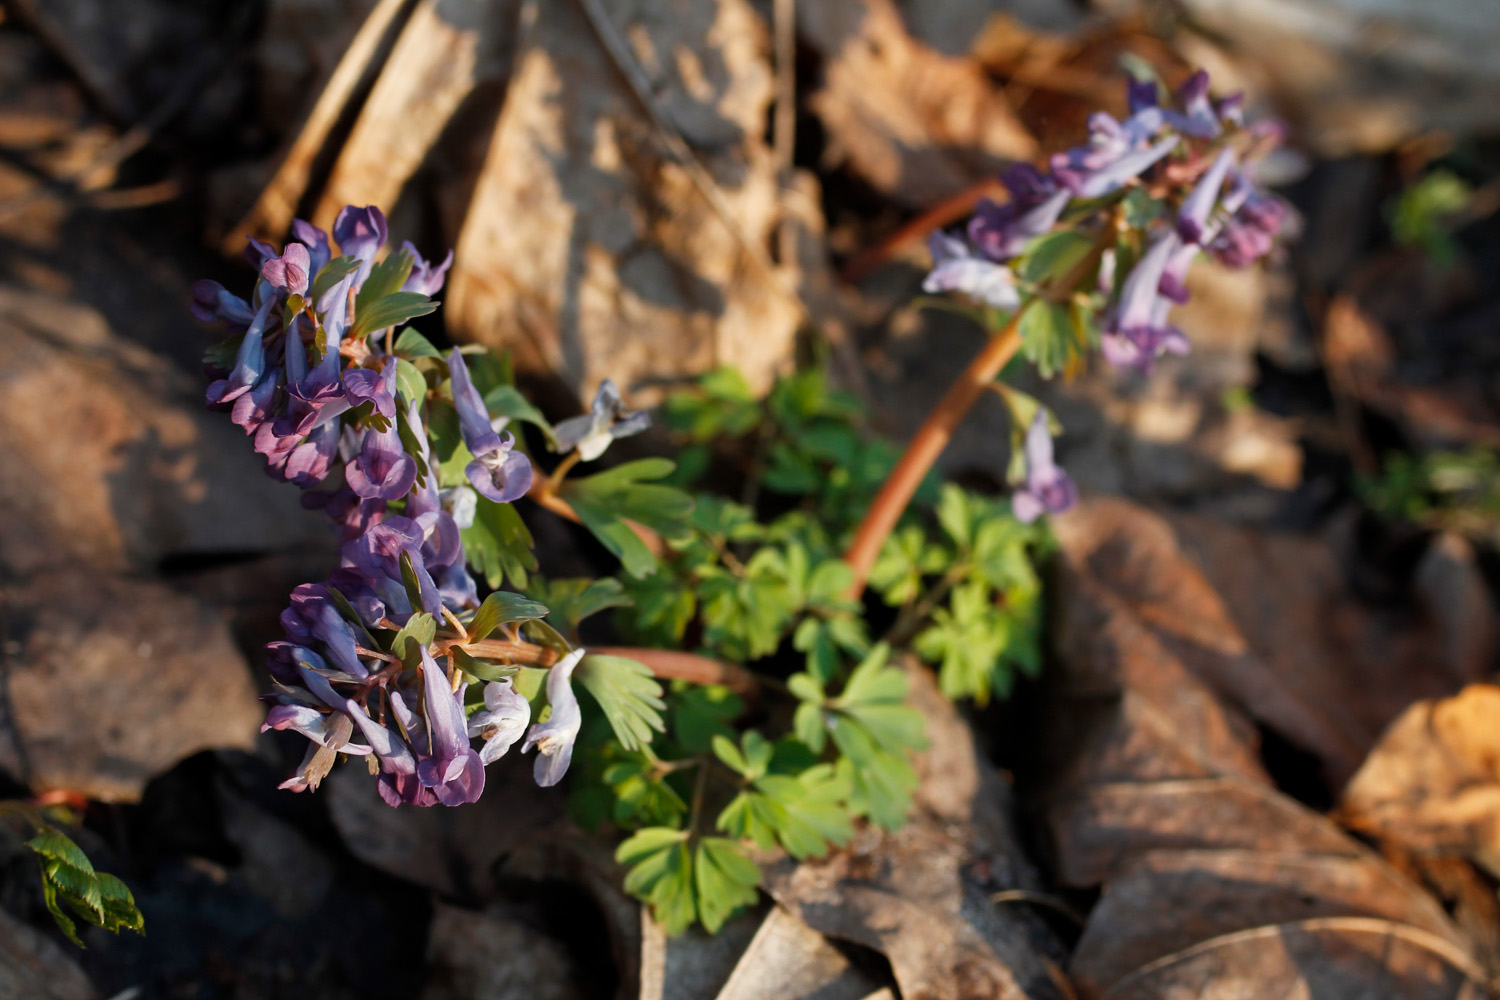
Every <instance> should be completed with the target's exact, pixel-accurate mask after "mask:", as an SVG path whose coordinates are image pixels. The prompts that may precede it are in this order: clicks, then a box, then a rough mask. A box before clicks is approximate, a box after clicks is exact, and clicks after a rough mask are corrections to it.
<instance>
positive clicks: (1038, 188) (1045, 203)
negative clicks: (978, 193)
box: [933, 163, 1071, 261]
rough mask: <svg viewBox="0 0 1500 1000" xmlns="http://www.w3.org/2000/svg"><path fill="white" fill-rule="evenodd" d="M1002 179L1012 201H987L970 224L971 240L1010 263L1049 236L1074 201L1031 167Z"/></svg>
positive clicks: (1022, 167)
mask: <svg viewBox="0 0 1500 1000" xmlns="http://www.w3.org/2000/svg"><path fill="white" fill-rule="evenodd" d="M1001 179H1002V180H1003V181H1004V183H1005V187H1006V189H1007V190H1008V191H1009V192H1010V200H1009V201H1008V202H1006V203H1005V204H1003V205H997V204H995V203H994V202H993V201H990V200H989V199H988V198H986V199H985V200H984V201H981V202H980V203H979V207H978V208H976V209H975V211H974V218H972V219H971V220H969V240H970V241H971V242H972V243H973V244H974V246H975V247H976V248H977V249H978V250H979V252H980V253H982V254H983V255H984V256H985V257H988V258H989V259H990V260H993V261H1007V260H1010V259H1011V258H1012V257H1015V256H1016V255H1017V254H1019V253H1020V252H1021V251H1022V250H1024V249H1025V247H1026V244H1027V243H1029V242H1031V241H1032V240H1034V239H1035V238H1036V237H1038V236H1041V235H1043V234H1045V233H1048V232H1050V231H1051V230H1052V227H1053V226H1054V225H1055V224H1056V223H1057V219H1058V216H1060V215H1061V214H1062V210H1063V209H1064V208H1065V207H1067V204H1068V199H1069V198H1070V197H1071V195H1070V193H1069V192H1068V191H1067V190H1066V189H1064V188H1060V187H1058V185H1057V183H1056V182H1055V181H1053V179H1052V178H1050V177H1047V176H1044V175H1043V174H1042V173H1041V172H1040V171H1038V170H1037V169H1036V168H1035V167H1033V166H1031V165H1030V164H1029V163H1023V164H1018V165H1017V166H1014V167H1012V168H1010V169H1009V170H1007V171H1006V172H1005V173H1004V174H1003V175H1002V177H1001ZM933 257H934V258H936V257H937V254H936V252H934V253H933Z"/></svg>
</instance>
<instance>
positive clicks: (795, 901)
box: [764, 668, 1070, 1000]
mask: <svg viewBox="0 0 1500 1000" xmlns="http://www.w3.org/2000/svg"><path fill="white" fill-rule="evenodd" d="M908 675H909V676H910V677H911V681H912V692H913V693H912V696H911V701H912V704H914V705H915V706H916V707H917V708H919V709H920V710H921V711H922V712H923V714H924V715H925V716H926V717H927V736H928V739H929V740H930V741H931V746H930V747H929V749H928V750H927V751H925V752H924V753H923V754H922V755H920V756H919V759H918V768H917V770H918V778H919V780H920V784H919V786H918V791H917V809H916V814H915V815H914V816H913V818H912V820H911V821H910V822H909V823H908V824H907V825H906V826H904V827H902V828H901V829H900V830H899V831H897V832H895V833H885V832H883V831H880V830H878V829H875V828H867V829H865V830H864V831H862V832H861V833H860V834H859V835H858V836H856V838H855V841H854V843H853V844H851V845H850V846H849V847H848V848H847V849H844V850H841V851H836V852H834V853H833V854H831V855H829V857H827V858H824V859H821V860H812V861H806V862H802V863H795V862H792V861H783V862H781V863H778V864H775V865H771V866H769V867H768V868H767V869H766V876H765V882H764V885H765V888H766V889H767V891H768V892H770V893H771V895H772V896H773V897H775V899H776V901H777V902H779V903H781V904H782V905H783V906H785V907H786V908H787V909H788V910H790V911H791V912H792V913H793V914H795V915H796V916H798V917H800V918H801V920H802V921H804V922H805V923H806V924H807V925H808V926H810V927H812V928H813V929H814V930H817V931H821V932H822V933H823V934H826V935H828V936H829V937H832V938H837V939H841V940H845V941H853V942H855V943H856V944H861V945H864V946H865V947H867V948H873V949H875V950H876V951H879V952H881V953H882V954H884V955H885V956H886V958H887V959H889V960H890V963H891V968H892V970H893V971H894V973H895V976H896V984H897V986H898V987H899V989H900V991H901V996H903V997H908V998H922V1000H949V998H951V1000H960V998H968V997H995V998H1007V1000H1010V998H1014V1000H1021V998H1027V1000H1042V998H1048V1000H1051V998H1062V997H1066V996H1069V995H1070V993H1069V989H1068V987H1067V985H1066V977H1065V976H1064V975H1063V973H1062V971H1061V969H1060V968H1059V966H1058V962H1059V960H1060V955H1061V952H1060V951H1059V947H1058V944H1057V942H1056V941H1055V940H1054V939H1053V938H1052V936H1051V933H1050V932H1049V930H1048V929H1047V925H1046V924H1045V923H1044V922H1042V921H1041V920H1040V919H1039V918H1038V917H1037V915H1036V914H1035V913H1034V912H1032V911H1031V909H1030V907H1029V906H1028V905H1025V904H1024V903H1022V904H1020V905H1017V903H1016V902H1007V903H1005V904H1002V905H996V904H994V903H992V902H991V901H990V898H989V896H990V894H991V893H993V891H994V890H996V889H999V890H1001V891H1002V892H1005V893H1006V895H1007V896H1015V897H1018V898H1019V899H1025V898H1027V897H1030V896H1041V897H1042V898H1045V896H1044V895H1043V894H1042V893H1040V891H1039V890H1040V882H1039V880H1038V878H1037V876H1036V874H1035V873H1034V872H1033V871H1032V869H1031V865H1030V864H1029V862H1028V861H1027V860H1026V858H1025V856H1024V854H1023V853H1022V851H1021V849H1020V846H1019V844H1018V842H1017V840H1016V837H1015V832H1014V827H1013V822H1012V820H1011V819H1010V818H1009V809H1010V803H1011V800H1010V791H1009V788H1008V786H1007V785H1006V784H1005V783H1004V781H1003V780H1002V779H1001V778H1000V776H999V775H998V774H996V773H995V772H994V770H993V769H992V768H991V767H990V766H989V765H988V764H987V763H985V762H983V761H982V760H981V758H980V757H978V756H977V755H976V753H975V747H974V742H973V734H972V733H971V732H970V730H969V727H968V723H967V722H965V721H964V719H963V717H962V716H961V715H959V713H958V711H957V710H956V709H955V708H954V707H953V705H952V704H951V703H949V702H947V701H946V700H944V699H943V698H942V697H941V696H940V695H939V694H938V693H937V690H936V688H935V686H934V685H933V682H932V679H931V677H930V676H929V675H928V674H927V673H926V672H925V671H924V670H922V669H920V668H912V669H911V670H909V671H908Z"/></svg>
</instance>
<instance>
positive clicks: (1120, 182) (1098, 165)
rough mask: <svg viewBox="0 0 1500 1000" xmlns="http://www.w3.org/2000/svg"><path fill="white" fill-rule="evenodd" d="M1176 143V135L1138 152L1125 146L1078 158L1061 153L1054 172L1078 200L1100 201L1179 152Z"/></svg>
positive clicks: (1097, 151) (1084, 154)
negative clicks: (1157, 163)
mask: <svg viewBox="0 0 1500 1000" xmlns="http://www.w3.org/2000/svg"><path fill="white" fill-rule="evenodd" d="M1111 121H1113V119H1111ZM1177 143H1178V138H1177V136H1175V135H1169V136H1167V137H1166V138H1165V139H1162V140H1160V141H1158V142H1156V143H1154V144H1152V145H1150V146H1146V147H1144V148H1138V149H1131V148H1128V147H1126V148H1123V149H1119V150H1115V149H1114V148H1113V146H1111V147H1108V148H1109V152H1108V153H1104V152H1101V151H1100V150H1098V149H1088V150H1085V151H1083V155H1078V156H1075V155H1074V154H1075V153H1078V152H1079V151H1077V150H1075V151H1073V152H1072V153H1059V154H1057V155H1056V156H1054V157H1053V160H1052V172H1053V174H1054V175H1055V176H1056V177H1057V179H1058V180H1059V181H1061V182H1062V183H1063V184H1064V185H1065V186H1066V187H1067V188H1068V189H1069V190H1070V191H1072V192H1073V193H1074V194H1075V195H1077V196H1078V197H1080V198H1098V197H1100V196H1101V195H1106V194H1109V193H1110V192H1111V191H1114V190H1116V189H1117V188H1120V187H1122V186H1124V185H1125V184H1127V183H1128V182H1130V181H1132V180H1135V179H1136V178H1137V177H1139V176H1140V175H1141V174H1143V173H1145V172H1146V170H1147V168H1149V167H1151V166H1154V165H1155V164H1156V162H1157V161H1158V160H1160V159H1162V158H1163V157H1165V156H1166V155H1167V154H1168V153H1170V152H1171V151H1172V150H1173V149H1176V148H1177Z"/></svg>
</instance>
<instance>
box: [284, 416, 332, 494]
mask: <svg viewBox="0 0 1500 1000" xmlns="http://www.w3.org/2000/svg"><path fill="white" fill-rule="evenodd" d="M338 450H339V426H338V424H337V423H327V424H323V425H322V426H321V427H315V428H313V430H312V432H311V433H310V434H308V435H307V437H306V438H305V439H304V440H303V441H302V442H301V443H300V444H298V445H296V446H295V447H293V448H292V450H291V451H290V452H288V453H287V457H286V464H285V466H283V467H282V468H281V469H280V470H279V474H280V475H281V477H282V478H283V479H285V480H287V481H288V482H290V483H292V484H293V485H296V486H301V487H303V488H304V489H306V488H307V487H309V486H316V485H317V484H318V483H321V482H322V481H323V480H324V479H325V478H326V477H327V476H328V473H329V471H330V470H331V469H332V468H333V460H334V458H336V457H337V456H338Z"/></svg>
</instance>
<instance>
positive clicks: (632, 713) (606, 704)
mask: <svg viewBox="0 0 1500 1000" xmlns="http://www.w3.org/2000/svg"><path fill="white" fill-rule="evenodd" d="M577 677H578V679H579V680H580V681H581V682H582V683H583V686H584V687H585V688H587V689H588V691H589V693H590V694H592V695H593V696H594V700H595V701H597V702H598V703H599V707H600V708H602V709H604V715H605V717H606V718H608V719H609V724H610V726H611V727H612V728H613V729H614V731H615V738H616V739H618V740H619V741H620V745H621V746H623V747H624V748H625V749H626V750H639V749H640V748H641V747H643V746H647V745H649V744H650V743H651V740H652V738H653V737H652V733H653V732H657V733H660V732H665V731H666V726H665V725H664V724H663V723H662V718H661V710H662V709H663V708H665V707H666V702H664V701H662V697H661V694H662V692H661V685H660V684H659V683H657V680H656V678H655V677H653V676H652V675H651V670H650V668H649V667H647V666H646V665H645V664H643V663H637V662H636V661H635V660H628V659H625V658H624V657H622V656H598V655H594V656H585V657H584V659H583V662H582V663H581V664H579V666H578V673H577Z"/></svg>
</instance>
